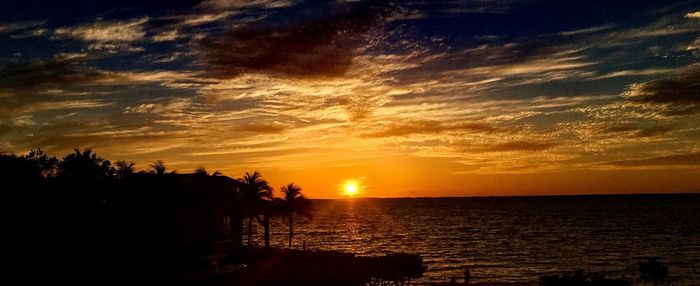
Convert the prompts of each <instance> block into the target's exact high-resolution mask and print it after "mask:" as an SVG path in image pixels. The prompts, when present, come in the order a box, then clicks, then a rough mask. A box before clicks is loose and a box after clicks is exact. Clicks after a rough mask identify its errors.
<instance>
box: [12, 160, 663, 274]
mask: <svg viewBox="0 0 700 286" xmlns="http://www.w3.org/2000/svg"><path fill="white" fill-rule="evenodd" d="M154 169H156V168H154ZM123 170H126V169H124V168H117V169H114V168H113V167H112V166H111V165H110V163H109V161H106V160H103V159H101V158H99V157H98V156H96V155H95V154H94V153H90V152H89V151H88V152H82V153H81V152H79V151H78V150H76V152H75V153H74V154H69V155H67V156H66V157H64V158H63V159H62V160H60V161H59V160H57V159H55V158H50V157H48V156H46V155H45V154H43V153H41V152H34V153H30V154H29V155H27V156H15V155H3V154H0V184H2V185H1V187H2V188H1V191H2V192H0V195H1V196H2V198H1V199H0V225H1V226H2V235H1V236H0V285H64V284H68V285H263V286H266V285H270V286H272V285H307V286H312V285H340V286H346V285H347V286H355V285H358V286H359V285H406V284H408V283H411V282H413V281H415V280H416V279H417V278H420V277H421V276H422V275H423V273H424V272H425V270H426V268H425V267H424V265H423V261H422V259H421V257H419V256H417V255H412V254H391V255H387V256H381V257H358V256H355V255H353V254H347V253H340V252H331V251H299V250H281V249H270V248H251V247H249V246H247V245H244V244H243V242H242V237H244V236H245V232H244V231H243V222H244V221H246V220H247V221H248V222H249V223H250V222H251V221H252V220H253V219H255V220H256V221H258V219H259V218H261V217H262V218H263V219H262V221H263V222H265V221H269V220H266V219H264V218H265V217H267V216H268V213H267V212H266V211H265V209H264V208H261V207H260V203H259V202H251V201H250V200H247V196H246V195H245V192H243V190H246V188H247V187H249V186H247V185H245V184H244V183H243V182H242V181H241V180H236V179H232V178H229V177H225V176H221V175H214V174H212V175H210V174H208V173H206V172H198V173H194V174H175V173H173V172H167V173H166V172H164V169H162V170H161V171H162V172H161V171H159V170H158V169H156V170H153V171H152V172H139V173H133V172H120V171H123ZM248 196H249V195H248ZM249 244H250V243H249ZM667 277H668V268H667V267H666V266H665V265H664V264H663V263H661V262H659V261H657V260H654V259H651V260H649V261H647V262H643V263H640V264H639V274H637V275H635V277H615V278H608V277H606V275H605V273H586V272H583V271H576V272H571V273H564V274H560V275H552V276H548V277H541V278H539V284H540V285H542V286H627V285H670V282H669V281H668V279H667ZM536 281H538V278H537V277H533V284H537V283H538V282H536ZM462 282H463V280H460V281H459V282H457V281H455V282H454V283H452V282H447V281H446V284H441V285H457V283H460V284H461V283H462ZM482 285H484V284H482Z"/></svg>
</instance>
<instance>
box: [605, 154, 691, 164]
mask: <svg viewBox="0 0 700 286" xmlns="http://www.w3.org/2000/svg"><path fill="white" fill-rule="evenodd" d="M603 164H606V165H614V166H621V167H648V166H696V165H700V154H699V153H690V154H678V155H669V156H658V157H650V158H644V159H637V160H623V161H612V162H606V163H603Z"/></svg>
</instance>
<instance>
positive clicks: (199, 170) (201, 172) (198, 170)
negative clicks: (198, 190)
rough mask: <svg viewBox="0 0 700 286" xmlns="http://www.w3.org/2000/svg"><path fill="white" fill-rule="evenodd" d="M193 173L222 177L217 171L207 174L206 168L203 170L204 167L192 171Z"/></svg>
mask: <svg viewBox="0 0 700 286" xmlns="http://www.w3.org/2000/svg"><path fill="white" fill-rule="evenodd" d="M194 173H195V174H199V175H203V176H223V175H222V174H221V172H219V171H214V173H211V174H209V172H208V171H207V169H206V168H204V166H200V167H197V169H195V170H194Z"/></svg>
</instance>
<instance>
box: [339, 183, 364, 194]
mask: <svg viewBox="0 0 700 286" xmlns="http://www.w3.org/2000/svg"><path fill="white" fill-rule="evenodd" d="M359 193H360V187H359V186H358V183H357V182H356V181H346V182H345V183H344V184H343V188H342V195H343V196H346V197H354V196H357V195H358V194H359Z"/></svg>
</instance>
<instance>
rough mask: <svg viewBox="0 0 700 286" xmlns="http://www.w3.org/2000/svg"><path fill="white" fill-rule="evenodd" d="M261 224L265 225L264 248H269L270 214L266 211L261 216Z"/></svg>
mask: <svg viewBox="0 0 700 286" xmlns="http://www.w3.org/2000/svg"><path fill="white" fill-rule="evenodd" d="M263 226H264V227H265V248H270V215H269V214H268V213H267V212H266V213H265V216H264V217H263Z"/></svg>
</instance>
